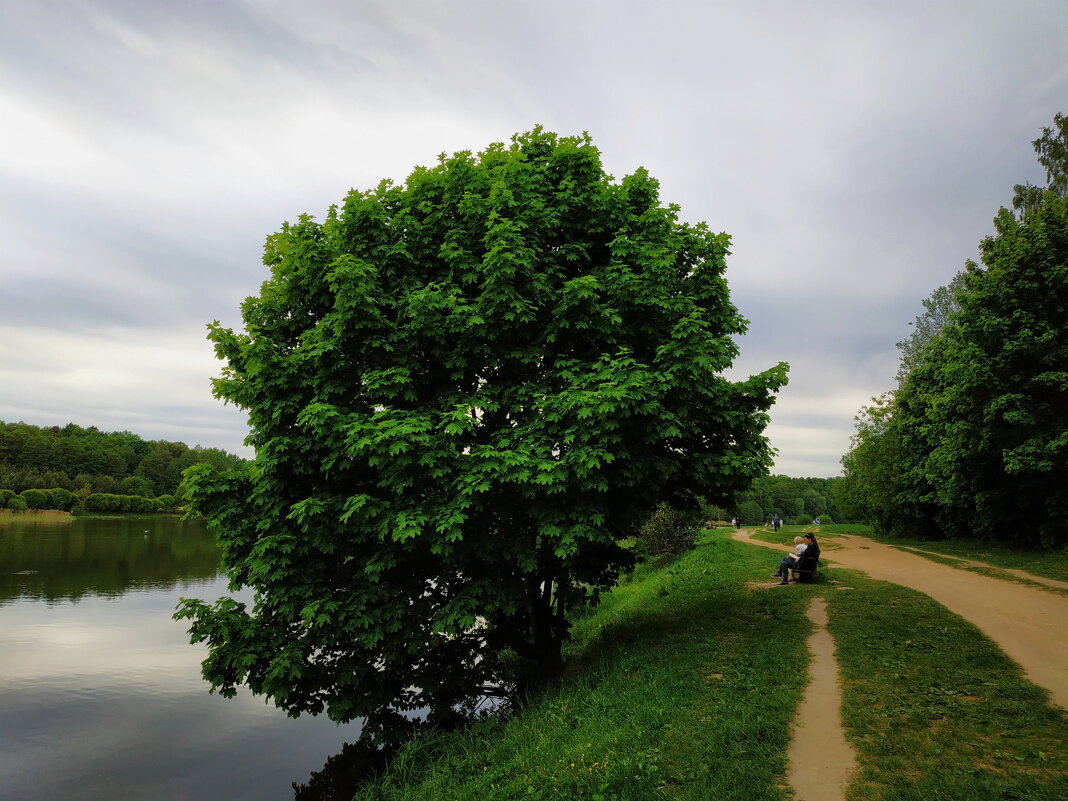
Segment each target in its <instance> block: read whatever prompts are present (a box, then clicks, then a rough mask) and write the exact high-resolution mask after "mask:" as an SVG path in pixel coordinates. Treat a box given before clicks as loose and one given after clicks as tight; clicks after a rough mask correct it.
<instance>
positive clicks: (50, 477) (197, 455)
mask: <svg viewBox="0 0 1068 801" xmlns="http://www.w3.org/2000/svg"><path fill="white" fill-rule="evenodd" d="M204 463H207V464H212V465H215V466H216V467H219V468H224V469H226V468H230V469H237V470H240V469H243V467H244V466H245V465H246V462H245V460H243V459H241V458H240V457H237V456H234V455H233V454H229V453H226V452H225V451H222V450H219V449H218V448H202V447H200V446H197V447H194V448H190V447H188V446H187V445H186V444H185V443H182V442H167V441H164V440H144V439H142V438H141V437H139V436H137V435H136V434H131V433H130V432H129V431H117V432H110V433H108V432H103V431H100V430H98V429H96V428H94V427H89V428H82V427H80V426H76V425H74V424H73V423H70V424H68V425H65V426H63V427H62V428H61V427H59V426H52V427H50V428H41V427H38V426H33V425H29V424H28V423H4V422H2V421H0V487H4V488H7V489H11V490H14V491H15V492H22V491H23V490H26V489H52V488H57V487H58V488H62V489H65V490H69V491H74V490H82V491H88V492H100V493H109V494H120V495H139V496H144V497H152V498H154V497H157V496H159V495H170V494H174V493H175V492H176V491H177V490H178V485H179V483H180V482H181V480H182V471H183V470H185V469H186V468H187V467H191V466H192V465H194V464H204Z"/></svg>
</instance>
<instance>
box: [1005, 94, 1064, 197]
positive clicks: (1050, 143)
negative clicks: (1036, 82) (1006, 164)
mask: <svg viewBox="0 0 1068 801" xmlns="http://www.w3.org/2000/svg"><path fill="white" fill-rule="evenodd" d="M1031 145H1032V147H1034V149H1035V153H1037V154H1038V163H1039V164H1041V165H1042V166H1043V167H1044V168H1045V170H1046V186H1045V187H1044V188H1043V187H1040V186H1033V185H1032V184H1030V183H1027V184H1017V185H1016V186H1015V187H1014V194H1013V199H1012V207H1013V208H1014V209H1015V210H1016V211H1017V212H1019V215H1020V216H1024V215H1026V214H1027V213H1029V212H1031V211H1033V210H1034V209H1036V208H1038V207H1039V206H1040V205H1041V204H1042V196H1043V193H1045V192H1052V193H1053V194H1054V195H1055V196H1056V197H1065V196H1066V195H1068V117H1065V116H1064V115H1063V114H1054V115H1053V127H1052V128H1043V129H1042V135H1041V136H1040V137H1038V139H1036V140H1035V141H1033V142H1032V143H1031Z"/></svg>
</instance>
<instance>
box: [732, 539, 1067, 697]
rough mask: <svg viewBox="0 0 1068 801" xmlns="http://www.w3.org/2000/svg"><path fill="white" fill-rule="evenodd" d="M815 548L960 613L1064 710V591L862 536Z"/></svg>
mask: <svg viewBox="0 0 1068 801" xmlns="http://www.w3.org/2000/svg"><path fill="white" fill-rule="evenodd" d="M751 534H752V532H751V531H749V530H746V529H742V530H741V531H735V532H733V533H732V536H733V537H734V539H736V540H739V541H741V542H748V543H750V544H751V545H761V546H765V547H768V548H773V549H775V550H776V551H778V552H779V553H785V552H786V551H787V550H788V549H787V548H786V547H785V546H783V545H773V544H771V543H767V542H761V541H759V540H754V539H750V535H751ZM820 547H821V548H822V550H823V552H822V554H821V558H822V559H826V560H828V561H830V562H832V563H833V564H834V565H836V566H839V567H846V568H852V569H856V570H862V571H864V572H865V573H867V574H868V575H870V576H871V577H872V578H874V579H879V580H881V581H890V582H893V583H895V584H900V585H902V586H904V587H911V588H912V589H914V590H918V591H919V592H922V593H924V594H925V595H929V596H930V597H931V598H933V599H935V600H936V601H938V602H939V603H940V604H942V605H943V606H945V607H946V608H947V609H949V610H950V611H952V612H955V613H956V614H958V615H960V616H961V617H963V618H964V619H965V620H967V621H968V622H969V623H971V624H973V625H974V626H976V627H977V628H978V629H979V630H980V631H982V632H983V633H985V634H986V635H987V636H988V637H990V639H992V640H993V641H994V642H996V643H997V644H998V646H1000V648H1001V649H1002V650H1003V651H1004V652H1005V653H1006V654H1008V656H1009V657H1010V658H1012V659H1013V660H1015V661H1016V662H1017V663H1018V664H1019V665H1020V666H1021V667H1022V668H1023V671H1024V673H1025V675H1026V676H1027V678H1028V679H1030V680H1031V681H1032V682H1034V683H1035V684H1037V685H1038V686H1040V687H1044V688H1046V689H1047V690H1049V692H1050V695H1051V699H1052V701H1053V703H1055V704H1057V705H1058V706H1060V707H1062V708H1065V709H1068V596H1066V595H1062V594H1060V593H1057V592H1053V591H1051V590H1046V589H1043V588H1040V587H1034V586H1028V585H1026V584H1018V583H1016V582H1012V581H1003V580H1001V579H996V578H990V577H988V576H982V575H979V574H977V573H973V572H971V571H968V570H962V569H960V568H957V567H951V566H949V565H944V564H940V563H938V562H933V561H931V560H930V559H926V558H924V557H923V556H919V555H918V554H915V553H909V552H905V551H901V550H899V549H897V548H891V547H890V546H888V545H883V544H882V543H879V542H875V541H874V540H870V539H867V538H866V537H858V536H847V535H835V537H834V539H827V540H821V541H820ZM971 564H977V563H971ZM768 565H769V567H770V568H771V569H774V568H775V567H776V566H777V560H775V559H774V558H773V559H769V561H768ZM1017 575H1019V573H1017ZM1023 575H1027V574H1023ZM1028 577H1029V578H1030V576H1028ZM1035 579H1036V580H1038V577H1035ZM1048 582H1049V580H1044V581H1043V583H1048ZM769 583H770V580H769ZM1054 583H1055V584H1062V583H1063V582H1054ZM781 589H782V591H786V592H789V591H790V590H791V587H783V588H781Z"/></svg>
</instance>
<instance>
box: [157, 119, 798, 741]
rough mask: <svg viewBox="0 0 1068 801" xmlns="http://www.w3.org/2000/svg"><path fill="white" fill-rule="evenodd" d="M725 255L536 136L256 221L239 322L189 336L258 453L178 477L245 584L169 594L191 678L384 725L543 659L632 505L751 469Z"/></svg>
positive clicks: (544, 663)
mask: <svg viewBox="0 0 1068 801" xmlns="http://www.w3.org/2000/svg"><path fill="white" fill-rule="evenodd" d="M727 247H728V238H727V236H726V235H724V234H713V233H711V232H710V231H709V230H708V228H707V226H705V225H704V224H703V223H702V224H698V225H688V224H684V223H681V222H679V220H678V208H677V207H675V206H664V205H662V204H661V203H660V201H659V198H658V186H657V183H656V181H655V180H653V179H652V178H650V177H649V175H648V174H647V173H646V172H645V171H644V170H638V171H637V172H635V173H634V174H633V175H630V176H628V177H626V178H624V179H623V180H622V181H621V182H618V183H616V182H614V181H613V180H612V179H611V178H610V177H609V176H607V175H606V174H605V173H604V170H603V168H602V166H601V162H600V157H599V154H598V151H597V150H596V148H594V147H593V145H592V144H591V143H590V141H589V139H588V138H586V137H583V138H567V137H565V138H558V137H557V136H556V135H555V134H550V133H546V132H543V131H542V130H540V129H536V130H534V131H532V132H530V133H528V134H524V135H521V136H517V137H515V138H514V139H513V141H512V144H511V145H510V146H508V145H500V144H498V145H493V146H491V147H489V148H488V149H487V150H486V151H485V152H483V153H481V154H478V155H477V156H475V155H472V154H471V153H469V152H461V153H457V154H455V155H453V156H451V157H445V156H443V157H442V158H441V160H440V163H439V164H438V165H437V166H436V167H434V168H429V169H427V168H420V169H416V170H415V171H414V172H413V173H412V175H411V176H410V177H409V178H408V181H407V183H406V184H405V185H403V186H396V185H393V184H391V183H390V182H383V183H382V184H380V185H379V186H378V188H377V189H375V190H373V191H368V192H352V193H351V194H350V195H349V196H348V197H347V198H346V200H345V202H344V203H343V204H342V205H341V207H340V208H334V209H331V210H330V212H329V214H328V215H327V217H326V220H325V222H323V223H321V224H320V223H317V222H315V221H313V220H312V219H311V218H310V217H308V216H302V217H301V218H300V219H299V221H298V222H297V223H296V224H293V225H289V224H287V225H285V226H283V228H282V230H281V231H280V232H279V233H277V234H275V235H273V236H271V237H269V239H268V241H267V247H266V256H265V262H266V263H267V264H268V265H269V266H270V268H271V273H272V275H271V278H270V279H269V280H267V281H266V282H265V283H264V284H263V287H262V290H261V292H260V294H259V296H258V297H253V298H249V299H248V300H247V301H246V302H245V304H244V306H243V310H242V311H243V318H244V322H245V327H246V332H245V333H235V332H233V331H230V330H227V329H224V328H222V327H220V326H219V325H217V324H215V325H213V326H211V334H210V336H211V339H212V340H213V341H214V342H215V346H216V351H217V353H218V354H219V356H220V357H221V358H223V359H225V360H226V363H227V366H226V367H225V368H224V375H223V377H222V378H221V379H219V380H217V382H216V384H215V391H216V393H217V395H218V396H219V397H222V398H225V399H226V400H228V401H231V402H233V403H235V404H237V405H238V406H240V407H242V408H244V409H245V410H247V412H248V415H249V421H250V427H251V434H250V439H249V441H250V443H251V444H253V445H254V447H255V448H256V459H255V465H254V469H253V471H252V474H251V475H250V476H248V477H245V478H242V477H239V476H235V475H233V474H231V473H229V472H227V471H219V470H215V469H211V468H196V469H194V470H190V471H188V472H187V482H188V486H189V490H190V494H191V498H192V502H193V505H194V507H195V508H196V509H198V510H200V511H202V512H203V513H205V514H206V515H207V516H208V518H209V520H210V521H211V524H212V525H213V526H214V527H215V529H216V531H217V532H218V535H219V538H220V541H221V543H222V545H223V548H224V553H225V564H226V567H227V569H228V571H229V574H230V576H231V579H232V583H233V586H234V588H240V587H242V586H250V587H252V588H253V589H254V590H255V601H254V603H253V605H252V607H251V608H249V607H248V606H247V605H246V604H244V603H239V602H237V601H235V600H232V599H229V598H225V599H222V600H220V601H219V602H217V603H215V604H214V605H211V606H209V605H207V604H204V603H202V602H200V601H196V600H186V601H184V602H183V605H182V606H181V607H180V610H179V612H178V616H179V617H184V618H188V619H189V620H190V621H191V633H192V637H193V639H194V640H199V641H203V642H206V643H207V645H208V657H207V659H206V660H205V662H204V675H205V677H206V678H207V679H208V680H209V681H210V682H211V683H212V685H213V687H214V688H216V689H218V690H220V691H221V692H222V693H223V694H225V695H229V694H233V693H234V692H235V691H236V688H237V686H238V685H240V684H243V683H244V684H247V685H248V686H249V687H250V688H251V689H252V690H253V692H255V693H262V694H265V695H267V696H269V697H271V698H273V699H274V701H275V703H276V704H278V705H279V706H281V707H282V708H284V709H287V710H288V711H289V712H290V713H292V714H298V713H301V712H313V713H317V712H320V711H323V710H325V711H326V712H327V713H328V714H329V716H330V717H331V718H333V719H335V720H349V719H352V718H354V717H358V716H364V717H366V718H367V721H368V722H367V730H368V731H372V732H378V733H379V734H380V735H382V734H387V733H388V732H390V731H391V730H392V729H393V727H395V726H401V725H402V724H403V723H404V722H405V721H404V718H403V716H402V713H403V712H405V711H408V710H414V709H419V708H422V707H429V708H430V709H431V710H432V713H431V717H433V716H435V715H438V714H447V713H449V712H450V711H451V710H452V709H453V707H455V706H456V705H457V704H459V703H462V702H463V701H465V700H467V699H470V698H471V697H472V696H473V695H474V694H476V693H478V692H479V691H480V688H485V687H486V686H487V685H492V686H499V685H500V684H501V683H502V680H503V679H505V678H506V677H507V675H508V674H507V673H506V671H505V667H506V665H505V662H506V660H505V658H504V657H505V655H506V654H507V653H513V654H515V655H517V656H518V657H519V660H520V664H521V665H522V666H523V668H522V670H521V671H520V674H519V678H518V679H517V681H518V686H519V687H520V688H522V687H523V686H524V678H523V677H524V676H526V677H544V676H551V675H553V674H555V673H557V672H558V671H559V669H560V647H561V643H562V642H563V641H564V640H565V638H566V636H567V633H568V626H569V624H568V616H569V613H570V612H572V611H573V610H575V609H576V608H579V607H581V606H583V605H585V604H590V603H594V602H595V601H596V599H597V597H598V594H599V593H600V592H601V591H603V590H604V589H605V588H607V587H610V586H611V585H612V584H613V583H614V582H615V581H616V580H617V578H618V577H619V575H620V574H621V572H622V571H624V570H626V569H627V568H628V566H629V565H630V564H631V562H632V556H631V554H630V552H629V551H628V550H627V548H625V547H624V546H623V545H622V544H621V541H622V540H623V539H624V538H625V537H628V536H630V535H632V534H633V533H635V531H636V528H637V526H638V525H639V524H640V523H641V522H642V521H643V520H644V519H645V518H646V517H647V516H648V515H649V513H650V512H651V511H652V509H653V507H654V506H655V504H656V502H658V501H660V500H665V501H668V502H669V503H671V504H673V505H675V506H679V505H685V504H686V503H687V502H692V500H693V496H694V495H695V494H701V495H705V496H708V497H709V500H710V501H712V502H717V501H718V502H721V503H723V502H726V501H727V500H728V499H729V498H730V497H731V496H732V495H733V493H734V492H736V491H738V490H740V489H742V488H744V487H745V486H747V485H748V483H749V482H750V481H751V480H752V478H753V476H755V475H758V474H760V473H761V472H763V471H764V470H766V467H767V465H768V464H769V462H770V453H769V448H768V445H767V442H766V440H765V438H764V437H763V434H762V431H763V429H764V426H765V425H766V423H767V410H768V409H769V407H770V405H771V403H772V401H773V395H774V393H775V391H776V390H777V389H778V388H779V387H780V386H782V385H783V384H784V383H785V380H786V367H785V365H778V366H777V367H774V368H772V369H770V370H768V371H767V372H765V373H762V374H759V375H757V376H754V377H752V378H750V379H748V380H746V381H742V382H739V383H731V382H729V381H727V380H726V379H725V378H723V377H722V376H721V372H722V371H723V370H724V369H725V368H727V367H728V365H730V363H731V362H732V360H733V358H734V357H735V356H736V354H737V350H736V346H735V344H734V342H733V341H732V339H731V337H732V335H735V334H737V333H739V332H741V331H743V330H744V329H745V327H746V324H745V321H744V320H743V319H742V318H741V317H740V316H739V314H738V312H737V310H736V309H735V308H734V306H733V305H732V304H731V303H730V300H729V296H728V291H727V284H726V281H725V279H724V277H723V271H724V258H725V256H726V254H727Z"/></svg>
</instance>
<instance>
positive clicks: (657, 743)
mask: <svg viewBox="0 0 1068 801" xmlns="http://www.w3.org/2000/svg"><path fill="white" fill-rule="evenodd" d="M767 560H768V552H767V551H766V550H764V549H763V548H756V547H753V546H746V545H743V544H741V543H736V542H732V541H731V540H730V539H729V537H727V536H726V535H725V534H719V535H715V534H707V533H706V534H704V535H702V536H701V537H700V538H699V540H698V542H697V545H696V547H695V548H694V549H693V550H691V551H689V552H687V553H685V554H683V555H682V556H681V557H680V558H679V559H678V560H677V561H674V562H672V563H671V564H670V565H668V566H663V567H660V566H657V565H655V564H653V563H645V564H643V565H641V566H640V567H639V568H638V570H637V571H636V572H635V574H634V576H633V577H632V578H631V579H630V580H627V581H625V582H624V583H622V584H621V585H619V586H617V587H616V588H614V589H613V590H612V591H611V592H609V593H607V594H606V597H605V600H604V603H603V604H602V605H601V606H600V607H598V608H597V609H594V610H592V611H591V612H590V614H588V615H585V616H582V617H581V618H579V619H578V620H577V621H576V623H575V636H574V640H573V642H572V643H570V644H569V645H568V647H567V657H568V663H569V664H570V665H572V666H573V670H572V671H571V672H569V674H568V677H567V679H566V680H565V681H564V682H563V683H562V684H561V686H560V687H559V688H554V689H553V690H551V691H549V692H546V693H545V694H544V695H543V696H542V697H541V698H539V699H538V700H537V701H536V702H535V703H533V704H531V705H530V706H529V707H528V708H526V709H524V710H523V711H522V713H521V714H519V715H517V716H515V717H513V718H511V719H507V720H501V719H490V720H487V721H484V722H481V723H479V724H477V725H475V726H473V727H471V728H470V729H468V730H465V731H461V732H453V733H449V734H444V735H442V734H435V733H427V734H424V735H422V736H420V737H418V738H417V739H416V740H415V741H413V742H411V743H409V744H407V745H406V746H405V747H404V748H403V749H402V751H401V752H400V754H398V755H397V756H396V758H394V760H393V761H392V763H391V764H390V765H389V767H388V769H387V770H386V771H385V772H384V773H383V774H382V775H380V776H378V777H377V778H376V779H375V780H373V781H372V782H371V783H370V784H369V785H368V786H366V787H364V788H363V789H362V791H361V792H359V793H357V794H356V796H355V798H356V799H357V801H360V800H362V799H366V801H370V800H371V799H377V800H378V801H386V800H387V799H388V800H389V801H426V800H427V799H448V800H449V801H453V799H459V800H460V801H514V800H515V799H530V801H572V800H573V799H589V800H590V801H596V799H602V800H603V801H609V800H610V799H615V801H669V799H676V800H679V801H681V799H688V800H689V801H708V800H709V799H716V801H786V799H787V798H789V797H790V794H789V791H788V790H787V789H786V788H785V781H784V780H785V771H786V746H787V743H788V741H789V727H790V719H791V718H792V716H793V714H794V710H795V709H796V705H797V702H798V699H799V697H800V695H801V692H802V691H803V689H804V684H805V682H804V671H805V660H806V653H805V636H804V635H805V632H806V630H807V628H808V621H807V620H806V618H805V617H804V611H803V610H804V604H805V603H806V602H807V600H808V599H809V598H810V597H811V593H810V591H809V590H808V588H806V587H796V588H792V589H796V590H797V592H791V593H782V592H768V591H766V590H764V589H761V588H754V587H752V586H751V584H750V583H749V582H750V580H751V579H752V577H753V576H754V575H756V574H760V573H765V574H766V572H767ZM843 594H844V593H843ZM350 792H351V791H350ZM338 795H339V797H342V798H348V797H349V796H348V794H342V793H340V792H339V794H338ZM298 797H300V796H298Z"/></svg>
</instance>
